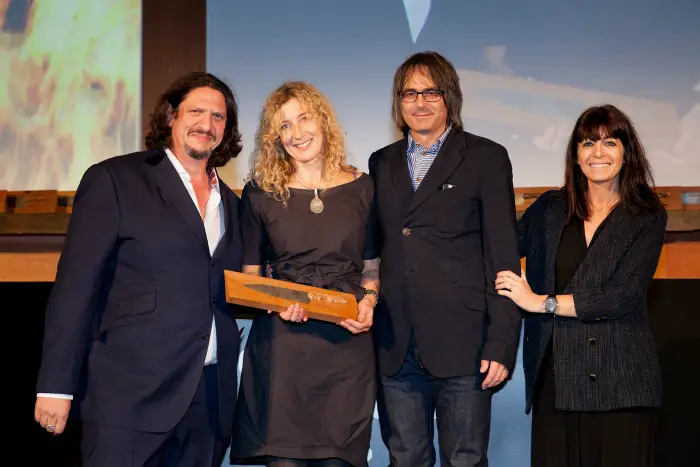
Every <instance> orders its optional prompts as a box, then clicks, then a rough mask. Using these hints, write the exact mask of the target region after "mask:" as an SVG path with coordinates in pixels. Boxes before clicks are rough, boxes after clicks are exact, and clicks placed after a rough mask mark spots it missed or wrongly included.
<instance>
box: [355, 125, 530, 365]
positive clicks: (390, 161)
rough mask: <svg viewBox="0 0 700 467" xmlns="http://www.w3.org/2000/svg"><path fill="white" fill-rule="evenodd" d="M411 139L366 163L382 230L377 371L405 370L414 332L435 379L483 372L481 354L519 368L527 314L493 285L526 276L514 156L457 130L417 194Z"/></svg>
mask: <svg viewBox="0 0 700 467" xmlns="http://www.w3.org/2000/svg"><path fill="white" fill-rule="evenodd" d="M407 141H408V140H407V137H405V138H404V139H403V140H400V141H398V142H396V143H394V144H392V145H390V146H387V147H385V148H383V149H380V150H379V151H377V152H375V153H374V154H372V156H371V157H370V160H369V172H370V174H371V176H372V177H373V178H374V181H375V185H376V188H375V195H376V214H377V216H378V221H379V225H380V229H379V230H380V232H381V236H382V238H381V245H382V248H381V258H382V263H381V272H380V278H381V282H382V294H381V300H380V304H379V305H378V308H377V311H376V313H375V317H374V326H373V333H374V335H375V341H376V346H377V353H378V360H379V369H380V371H381V372H382V373H383V374H386V375H392V374H395V373H396V372H397V371H398V370H399V368H400V367H401V364H402V362H403V360H404V356H405V354H406V349H407V346H408V341H409V336H410V333H411V329H412V328H413V330H414V334H415V339H416V343H417V346H418V348H419V351H420V355H421V358H422V360H423V364H424V365H425V366H426V368H427V370H428V371H429V372H430V373H431V374H433V375H434V376H437V377H452V376H460V375H472V374H477V373H478V371H479V365H480V360H481V359H486V360H495V361H497V362H500V363H502V364H504V365H506V367H507V368H509V369H512V368H513V365H514V363H515V356H516V353H517V347H518V341H519V337H520V320H521V317H520V315H519V312H518V309H517V307H516V306H515V305H514V304H513V303H512V302H511V301H510V300H509V299H507V298H505V297H501V296H499V295H498V294H496V292H495V289H494V281H495V279H496V273H497V272H498V271H501V270H505V269H509V270H512V271H514V272H518V273H519V272H520V263H519V259H518V252H517V238H516V226H515V222H516V216H515V203H514V201H513V200H514V197H513V196H514V195H513V181H512V169H511V164H510V160H509V159H508V153H507V152H506V150H505V148H504V147H503V146H501V145H499V144H496V143H494V142H493V141H489V140H487V139H485V138H481V137H479V136H475V135H472V134H470V133H465V132H463V131H458V130H453V131H452V132H451V133H450V134H449V135H448V137H447V139H446V140H445V142H444V144H443V146H442V148H441V150H440V152H439V154H438V155H437V157H436V158H435V161H434V162H433V165H432V166H431V168H430V170H429V171H428V173H427V175H426V177H425V179H424V180H423V181H422V182H421V184H420V186H419V187H418V189H417V190H416V191H415V193H414V191H413V187H412V186H411V180H410V176H409V171H408V163H407V156H406V149H407V144H408V143H407Z"/></svg>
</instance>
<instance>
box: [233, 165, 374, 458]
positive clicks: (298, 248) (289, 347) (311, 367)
mask: <svg viewBox="0 0 700 467" xmlns="http://www.w3.org/2000/svg"><path fill="white" fill-rule="evenodd" d="M290 192H291V197H290V199H289V200H288V201H287V206H284V205H283V204H282V203H281V202H279V201H276V200H275V199H273V197H272V196H271V195H269V194H267V193H265V192H263V191H262V190H261V189H260V188H258V187H256V186H254V185H252V184H250V183H249V184H247V185H246V187H245V188H244V191H243V195H242V201H243V209H244V212H243V215H242V219H243V242H244V245H243V248H244V249H243V264H249V265H253V264H263V263H265V262H266V261H268V262H269V264H270V266H271V267H272V271H273V277H274V278H276V279H282V280H288V281H294V282H297V283H301V284H307V285H312V286H315V287H322V288H326V289H335V290H339V291H343V292H349V293H354V294H355V295H356V297H357V299H358V300H360V299H361V298H362V292H363V289H362V287H361V286H360V279H361V277H362V268H363V260H365V259H373V258H376V257H377V256H378V252H377V251H376V249H375V247H374V245H373V244H372V243H373V242H372V239H373V238H374V234H373V232H374V227H373V222H372V221H371V219H372V218H373V216H372V215H371V208H372V204H373V196H374V184H373V181H372V179H371V177H369V176H366V175H362V176H360V177H358V178H356V179H355V180H354V181H352V182H349V183H346V184H344V185H339V186H336V187H333V188H329V189H326V190H323V191H322V192H319V197H320V198H321V200H322V201H323V203H324V211H323V212H322V213H321V214H314V213H312V212H311V211H310V210H309V202H310V201H311V200H312V199H313V191H312V190H303V189H295V188H290ZM261 313H264V312H261ZM375 398H376V370H375V356H374V346H373V342H372V336H371V334H370V333H363V334H359V335H352V334H351V333H350V332H348V331H347V330H345V329H344V328H342V327H340V326H338V325H336V324H332V323H326V322H322V321H315V320H311V319H310V320H309V321H307V322H306V323H289V322H286V321H283V320H282V319H280V318H279V316H277V315H276V314H272V315H268V314H260V315H259V316H256V318H255V319H254V320H253V324H252V327H251V330H250V334H249V336H248V341H247V344H246V347H245V353H244V357H243V371H242V375H241V383H240V391H239V398H238V404H237V407H236V419H235V422H234V433H233V440H232V446H231V460H232V462H235V463H246V462H249V461H250V460H251V458H258V457H263V456H272V457H282V458H291V459H328V458H339V459H342V460H344V461H346V462H348V463H350V464H352V465H359V466H361V465H366V464H367V453H368V450H369V443H370V436H371V427H372V414H373V411H374V402H375ZM261 460H263V461H264V460H265V459H264V458H263V459H261Z"/></svg>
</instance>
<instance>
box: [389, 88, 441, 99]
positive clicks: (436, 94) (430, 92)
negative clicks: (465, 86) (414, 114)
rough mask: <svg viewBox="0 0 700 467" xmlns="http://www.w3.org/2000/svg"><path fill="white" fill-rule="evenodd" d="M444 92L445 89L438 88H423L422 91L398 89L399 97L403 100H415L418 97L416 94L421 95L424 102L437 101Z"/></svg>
mask: <svg viewBox="0 0 700 467" xmlns="http://www.w3.org/2000/svg"><path fill="white" fill-rule="evenodd" d="M444 94H445V91H441V90H439V89H424V90H423V91H416V90H415V89H408V90H406V91H399V97H400V98H401V100H402V101H403V102H415V101H416V99H418V95H422V96H423V100H425V102H437V101H439V100H440V99H441V98H442V96H443V95H444Z"/></svg>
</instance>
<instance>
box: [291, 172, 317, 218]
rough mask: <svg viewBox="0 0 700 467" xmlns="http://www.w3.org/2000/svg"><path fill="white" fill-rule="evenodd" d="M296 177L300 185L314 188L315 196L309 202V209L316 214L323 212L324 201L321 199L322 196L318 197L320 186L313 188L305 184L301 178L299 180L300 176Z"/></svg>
mask: <svg viewBox="0 0 700 467" xmlns="http://www.w3.org/2000/svg"><path fill="white" fill-rule="evenodd" d="M294 178H296V180H297V182H298V183H299V185H301V186H303V187H305V188H308V189H309V190H312V189H313V190H314V198H313V199H312V200H311V202H310V203H309V209H310V210H311V212H313V213H314V214H321V213H322V212H323V201H321V198H319V197H318V188H311V187H309V186H306V185H304V184H303V183H301V180H299V177H294Z"/></svg>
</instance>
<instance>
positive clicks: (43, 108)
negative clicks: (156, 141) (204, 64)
mask: <svg viewBox="0 0 700 467" xmlns="http://www.w3.org/2000/svg"><path fill="white" fill-rule="evenodd" d="M140 96H141V1H140V0H110V1H109V2H102V1H94V0H61V1H55V0H0V189H13V190H25V189H27V190H33V189H59V190H75V189H76V187H77V184H78V182H79V180H80V177H81V176H82V174H83V173H84V171H85V170H86V169H87V168H88V167H89V166H90V165H91V164H93V163H95V162H97V161H100V160H103V159H106V158H108V157H112V156H116V155H119V154H122V153H125V152H131V151H135V150H138V149H139V148H140V146H141V144H140V137H141V129H140V126H141V122H140V118H141V97H140Z"/></svg>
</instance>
